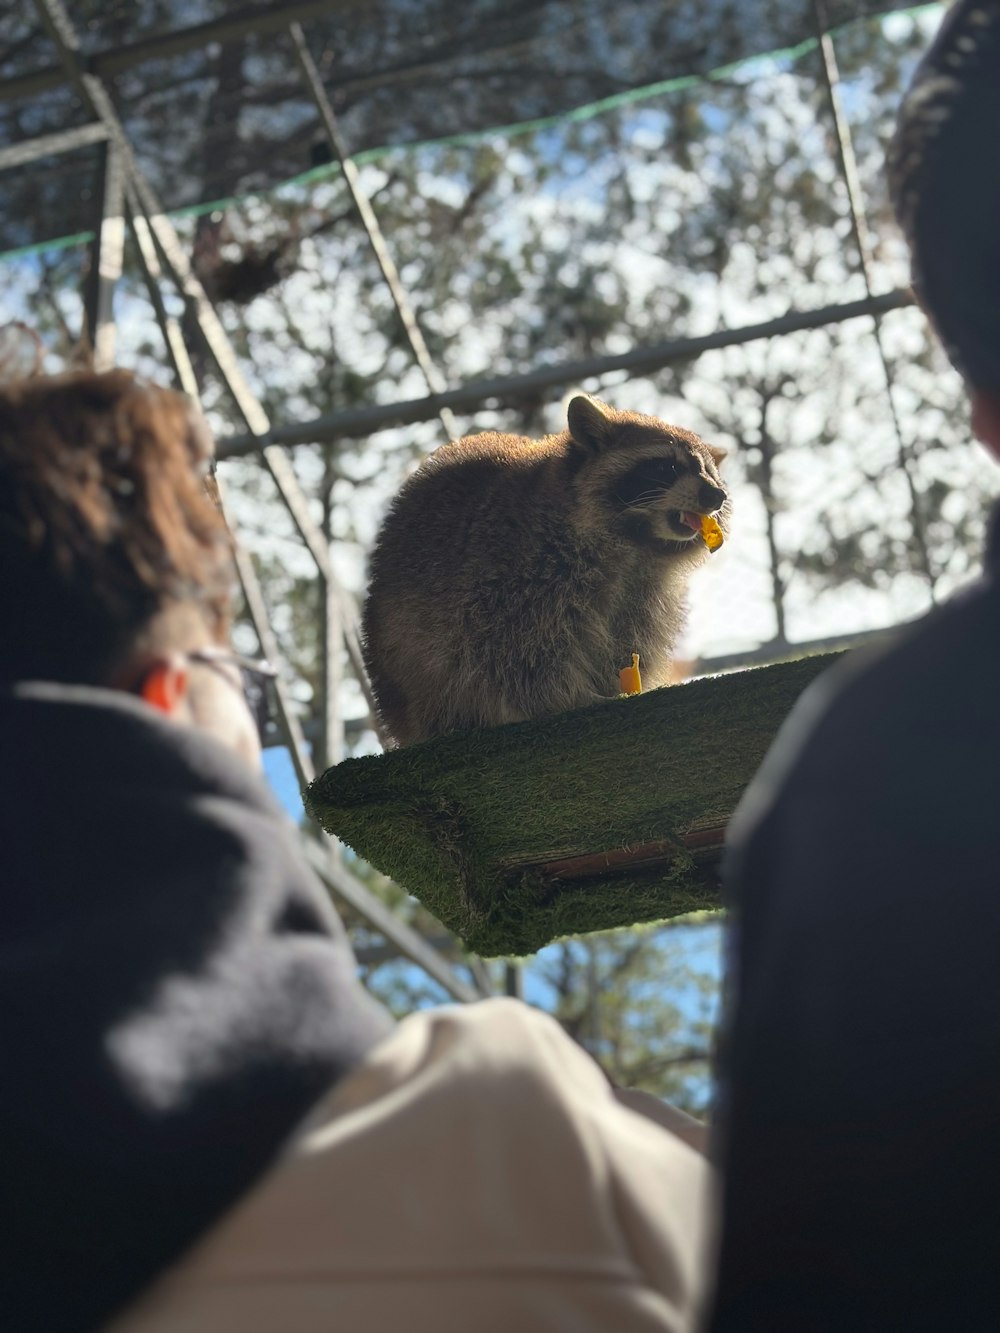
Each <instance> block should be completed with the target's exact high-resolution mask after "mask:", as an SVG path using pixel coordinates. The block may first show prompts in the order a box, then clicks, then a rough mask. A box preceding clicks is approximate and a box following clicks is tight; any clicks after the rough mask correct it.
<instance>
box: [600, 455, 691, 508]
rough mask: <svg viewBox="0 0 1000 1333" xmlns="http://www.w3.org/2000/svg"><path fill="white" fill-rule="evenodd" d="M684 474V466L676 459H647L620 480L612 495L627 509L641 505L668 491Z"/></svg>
mask: <svg viewBox="0 0 1000 1333" xmlns="http://www.w3.org/2000/svg"><path fill="white" fill-rule="evenodd" d="M683 473H684V467H683V464H681V463H678V462H677V460H676V459H674V458H647V459H645V460H644V461H643V462H641V463H636V465H635V467H633V468H630V469H629V470H628V472H626V473H625V474H624V476H621V477H619V478H618V480H617V481H616V482H615V485H614V487H613V488H612V494H613V495H614V497H615V499H616V500H617V501H618V502H619V504H622V505H624V506H626V508H627V507H628V506H630V505H635V504H641V503H642V502H643V501H645V500H654V499H655V498H656V497H657V496H658V495H661V494H662V493H663V492H664V491H668V490H669V489H670V487H671V486H673V484H674V482H675V481H678V480H679V479H680V477H681V476H682V475H683Z"/></svg>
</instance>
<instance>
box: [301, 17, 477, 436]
mask: <svg viewBox="0 0 1000 1333" xmlns="http://www.w3.org/2000/svg"><path fill="white" fill-rule="evenodd" d="M288 33H289V36H290V37H291V39H292V46H293V48H294V50H295V57H296V59H297V60H298V62H299V68H300V70H301V71H302V78H303V82H304V83H305V85H306V87H307V89H308V90H309V95H310V97H311V98H312V100H313V103H314V104H315V107H316V110H317V111H318V112H319V118H320V121H321V123H322V125H323V129H324V131H325V133H326V138H327V142H328V143H329V145H330V151H331V152H332V153H333V156H334V157H335V158H336V160H337V161H338V162H339V163H340V168H341V170H342V171H343V173H344V183H345V184H346V186H347V189H348V192H349V193H350V196H351V200H352V202H353V204H354V207H355V209H356V210H357V214H358V217H359V218H360V219H361V225H362V227H364V229H365V235H366V236H367V237H368V243H369V245H370V246H371V248H372V252H373V253H374V255H375V259H376V261H377V262H378V266H379V271H380V272H381V274H382V277H383V279H384V280H385V285H386V286H387V287H388V289H389V294H390V296H391V297H392V301H393V305H394V306H395V307H396V313H397V314H398V315H399V318H400V322H401V323H402V325H403V332H404V333H405V334H406V340H407V342H408V343H409V345H410V350H411V351H412V353H413V356H414V359H415V360H416V362H417V365H418V366H419V367H420V369H421V371H422V372H423V376H424V380H425V381H426V384H427V388H428V389H429V390H430V392H431V394H432V395H438V394H442V393H445V392H446V391H447V388H448V386H447V384H446V383H445V380H444V376H443V375H442V374H441V372H440V371H439V370H438V368H437V366H436V365H435V364H434V361H433V360H432V358H431V354H430V352H429V351H428V348H427V343H426V342H425V341H424V335H423V333H422V332H421V330H420V325H419V324H418V323H417V318H416V315H415V314H414V313H413V307H412V305H411V304H410V299H409V297H408V296H407V294H406V291H405V289H404V287H403V283H402V281H401V279H400V276H399V270H398V269H397V268H396V263H395V260H394V259H393V257H392V255H391V254H390V252H389V247H388V246H387V244H386V240H385V236H384V235H383V234H382V228H381V227H380V226H379V221H378V218H377V217H376V216H375V210H374V209H373V208H372V206H371V202H370V201H369V199H368V196H367V195H366V194H365V192H364V189H363V188H362V185H361V177H360V175H359V173H358V169H357V167H356V166H355V165H354V162H353V160H352V158H351V156H350V153H349V152H348V149H347V144H346V142H345V140H344V136H343V135H342V134H341V132H340V126H339V125H338V124H337V117H336V115H335V114H334V110H333V106H332V104H331V102H330V99H329V97H327V95H326V89H325V88H324V87H323V80H322V79H321V78H320V74H319V70H318V69H317V68H316V62H315V61H314V60H313V58H312V56H311V54H310V52H309V47H308V45H307V43H306V39H305V34H304V33H303V31H302V25H301V24H300V23H292V24H290V25H289V28H288ZM437 415H438V417H439V418H440V420H441V425H442V426H444V428H445V430H446V431H447V433H448V438H449V439H452V440H454V439H456V438H457V437H458V425H457V423H456V421H455V418H454V416H453V414H452V412H451V409H450V408H448V407H438V409H437Z"/></svg>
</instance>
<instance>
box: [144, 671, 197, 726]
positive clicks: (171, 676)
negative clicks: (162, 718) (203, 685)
mask: <svg viewBox="0 0 1000 1333" xmlns="http://www.w3.org/2000/svg"><path fill="white" fill-rule="evenodd" d="M187 687H188V673H187V667H185V666H181V665H180V664H179V663H174V662H157V663H156V665H155V666H153V667H151V668H150V670H149V671H147V672H146V674H145V676H144V677H143V680H142V685H141V686H140V688H139V693H140V695H141V696H142V698H143V699H145V701H146V703H148V704H150V705H151V707H153V708H158V709H159V710H160V712H161V713H174V712H176V711H177V706H178V704H179V703H180V702H181V700H182V699H183V698H184V696H185V695H186V694H187Z"/></svg>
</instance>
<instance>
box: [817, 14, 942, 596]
mask: <svg viewBox="0 0 1000 1333" xmlns="http://www.w3.org/2000/svg"><path fill="white" fill-rule="evenodd" d="M813 13H814V14H815V17H816V28H817V35H818V38H819V51H820V58H821V65H822V68H823V81H824V84H825V85H826V95H827V101H828V103H829V107H830V115H831V117H832V118H833V126H834V131H835V135H836V141H837V158H838V161H839V164H840V173H841V176H842V178H843V181H844V187H845V189H846V191H847V201H848V205H849V207H850V211H851V231H852V233H853V235H854V243H855V245H856V246H857V250H858V260H859V263H860V265H861V276H862V277H863V278H864V283H865V291H866V292H867V293H868V296H869V297H871V295H872V276H871V268H872V242H871V231H870V229H869V226H868V214H867V212H866V211H865V203H864V191H863V189H862V186H861V174H860V172H859V171H858V160H857V155H856V154H855V152H854V138H853V136H852V134H851V125H850V122H849V121H848V119H847V116H846V115H845V113H844V108H843V105H842V102H841V98H840V67H839V65H838V64H837V53H836V51H835V49H834V45H833V38H832V36H831V35H830V31H829V26H830V25H829V22H828V19H827V13H826V4H825V0H813ZM872 332H873V334H874V335H875V346H876V348H877V349H878V355H879V361H880V362H881V365H882V375H883V377H884V379H885V393H886V399H887V401H888V404H889V415H890V417H891V418H892V427H893V433H894V434H895V436H896V451H897V455H898V458H899V466H900V469H901V470H902V473H903V476H904V478H905V479H906V485H907V489H908V490H909V495H910V512H911V514H912V515H913V535H914V537H915V539H916V546H917V553H918V555H919V558H920V564H921V569H922V572H923V575H924V578H925V579H926V580H927V589H928V592H929V594H930V599H931V602H932V603H933V602H935V601H936V600H937V598H936V597H935V594H934V568H933V565H932V564H931V555H930V547H929V546H928V544H927V530H926V524H925V522H924V513H923V503H922V501H921V498H920V492H919V491H918V490H917V484H916V481H915V480H914V476H913V454H912V450H911V449H910V448H909V447H908V446H907V443H906V438H905V436H904V434H903V426H902V422H901V421H900V419H899V412H898V410H897V408H896V395H895V391H894V390H895V384H894V381H893V375H892V366H891V365H890V363H889V357H888V355H887V353H886V350H885V342H884V340H883V337H882V324H881V321H880V319H879V315H878V313H877V312H874V311H873V312H872Z"/></svg>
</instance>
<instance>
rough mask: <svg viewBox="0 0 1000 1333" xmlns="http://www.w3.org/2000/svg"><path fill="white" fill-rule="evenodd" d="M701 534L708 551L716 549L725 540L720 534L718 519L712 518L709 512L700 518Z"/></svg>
mask: <svg viewBox="0 0 1000 1333" xmlns="http://www.w3.org/2000/svg"><path fill="white" fill-rule="evenodd" d="M701 535H702V537H703V538H704V539H705V545H706V546H707V547H708V549H709V550H710V551H717V550H718V549H719V547H720V546H721V545H722V543H723V542H724V541H725V540H726V539H725V537H723V535H722V529H721V528H720V527H719V522H718V519H715V518H713V517H712V515H711V514H706V515H705V517H704V518H703V519H702V520H701Z"/></svg>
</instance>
